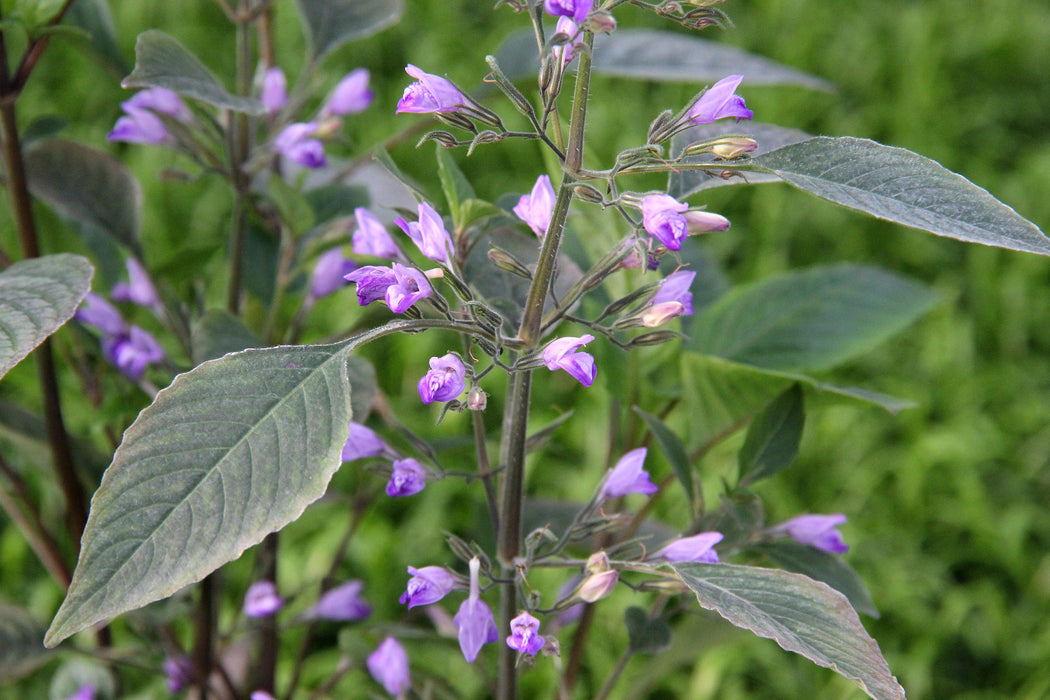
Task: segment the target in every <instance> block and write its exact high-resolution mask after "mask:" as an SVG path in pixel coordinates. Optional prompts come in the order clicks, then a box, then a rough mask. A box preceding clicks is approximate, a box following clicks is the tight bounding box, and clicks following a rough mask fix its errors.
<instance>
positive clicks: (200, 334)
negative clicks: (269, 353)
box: [191, 309, 266, 365]
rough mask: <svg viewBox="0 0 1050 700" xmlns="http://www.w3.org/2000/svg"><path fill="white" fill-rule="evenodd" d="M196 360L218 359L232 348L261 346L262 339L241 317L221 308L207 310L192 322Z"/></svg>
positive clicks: (232, 349) (194, 357) (244, 348)
mask: <svg viewBox="0 0 1050 700" xmlns="http://www.w3.org/2000/svg"><path fill="white" fill-rule="evenodd" d="M191 340H192V343H193V361H194V363H196V364H198V365H199V364H200V363H202V362H206V361H208V360H217V359H219V358H220V357H222V356H223V355H227V354H229V353H231V352H240V351H241V350H247V349H248V348H262V347H265V346H266V343H264V342H263V341H262V339H261V338H259V336H257V335H256V334H255V333H254V332H253V331H252V330H251V329H250V328H248V326H246V325H244V322H243V321H241V319H239V318H237V317H236V316H234V315H233V314H231V313H229V312H227V311H223V310H221V309H212V310H211V311H207V312H205V314H204V315H203V316H201V317H200V319H199V320H198V321H197V322H196V323H195V324H194V326H193V336H192V339H191Z"/></svg>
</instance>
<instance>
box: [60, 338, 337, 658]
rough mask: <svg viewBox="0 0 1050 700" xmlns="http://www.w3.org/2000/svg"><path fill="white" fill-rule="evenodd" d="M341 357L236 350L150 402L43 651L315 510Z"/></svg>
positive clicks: (94, 520) (333, 446) (332, 457)
mask: <svg viewBox="0 0 1050 700" xmlns="http://www.w3.org/2000/svg"><path fill="white" fill-rule="evenodd" d="M348 347H350V346H348V345H347V344H346V343H343V344H339V345H327V346H322V345H318V346H301V347H300V346H296V347H277V348H266V349H259V350H245V351H244V352H240V353H235V354H232V355H226V356H225V357H223V358H221V359H218V360H212V361H210V362H205V363H204V364H202V365H199V366H198V367H196V368H195V369H193V370H192V371H190V372H187V373H185V374H182V375H179V376H178V377H176V378H175V380H174V381H173V382H172V384H171V386H169V387H168V388H166V389H164V390H162V391H161V392H160V393H159V394H158V395H157V397H156V399H155V400H154V402H153V404H152V405H150V406H149V407H148V408H146V409H145V410H143V411H142V413H140V414H139V416H138V418H137V419H136V420H135V422H134V423H133V424H132V426H131V427H130V428H128V430H127V431H126V432H125V433H124V439H123V441H122V442H121V444H120V446H119V447H118V448H117V451H116V454H114V456H113V463H112V464H111V465H110V467H109V469H108V470H106V474H105V475H104V476H103V478H102V483H101V485H100V486H99V488H98V491H97V492H96V493H95V495H94V497H93V498H92V501H91V513H90V515H89V517H88V522H87V527H86V528H85V530H84V536H83V539H82V541H81V552H80V559H79V561H78V562H77V568H76V571H75V572H74V574H73V581H72V583H71V584H70V587H69V590H68V592H67V594H66V599H65V601H64V602H63V603H62V607H61V608H60V609H59V611H58V613H57V615H56V616H55V619H54V621H53V622H52V623H51V628H50V629H49V630H48V633H47V636H46V637H45V644H47V645H48V646H54V645H56V644H58V643H59V642H61V641H62V640H63V639H65V638H67V637H69V636H70V635H72V634H74V633H76V632H78V631H80V630H82V629H84V628H85V627H88V626H90V625H93V624H95V623H97V622H100V621H102V620H106V619H108V618H111V617H113V616H115V615H119V614H121V613H124V612H127V611H129V610H134V609H136V608H139V607H142V606H143V605H146V604H147V603H150V602H152V601H154V600H159V599H161V598H164V597H166V596H169V595H171V594H172V593H174V592H175V591H177V590H178V589H180V588H182V587H183V586H185V585H187V584H190V583H193V582H195V581H199V580H200V579H202V578H203V577H204V576H206V575H208V574H209V573H211V572H212V571H214V570H215V569H217V568H218V567H219V566H221V565H222V564H225V563H226V562H228V561H231V560H232V559H235V558H237V557H238V556H240V554H241V553H242V552H243V551H244V550H245V549H247V548H248V547H251V546H252V545H254V544H257V543H258V542H260V541H261V540H262V539H263V538H264V537H265V536H266V535H267V534H269V533H270V532H274V531H276V530H279V529H281V528H282V527H284V526H285V525H287V524H288V523H290V522H292V521H293V520H295V519H296V518H298V517H299V515H300V514H302V512H303V510H304V509H305V508H306V506H307V505H309V504H310V503H311V502H313V501H315V500H316V499H318V498H320V497H321V496H322V495H323V494H324V491H325V489H326V488H327V486H328V481H329V479H331V477H332V474H334V473H335V471H336V469H338V467H339V465H340V463H341V459H340V457H341V452H342V447H343V444H344V443H345V442H346V437H347V425H348V423H349V420H350V384H349V382H348V380H347V373H346V358H347V353H348Z"/></svg>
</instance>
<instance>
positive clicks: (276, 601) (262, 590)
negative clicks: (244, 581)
mask: <svg viewBox="0 0 1050 700" xmlns="http://www.w3.org/2000/svg"><path fill="white" fill-rule="evenodd" d="M283 607H284V600H283V599H282V598H281V596H279V595H277V586H275V585H274V583H273V581H256V582H255V583H253V584H252V585H251V586H249V587H248V592H247V593H245V594H244V614H245V615H247V616H248V617H269V616H270V615H273V614H274V613H275V612H277V611H278V610H280V609H281V608H283Z"/></svg>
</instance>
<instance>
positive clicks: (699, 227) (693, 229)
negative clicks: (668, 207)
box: [683, 211, 729, 233]
mask: <svg viewBox="0 0 1050 700" xmlns="http://www.w3.org/2000/svg"><path fill="white" fill-rule="evenodd" d="M683 216H684V217H685V223H686V226H688V227H689V233H711V232H712V231H727V230H728V229H729V219H727V218H725V217H724V216H722V215H721V214H715V213H713V212H709V211H687V212H686V213H685V214H683Z"/></svg>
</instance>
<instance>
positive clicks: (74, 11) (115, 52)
mask: <svg viewBox="0 0 1050 700" xmlns="http://www.w3.org/2000/svg"><path fill="white" fill-rule="evenodd" d="M65 20H66V21H67V22H69V23H70V24H73V25H75V26H77V27H80V28H81V29H83V30H84V31H85V32H87V34H88V36H89V37H91V48H92V50H93V51H94V52H95V54H96V55H97V56H98V57H99V58H101V59H102V61H103V62H104V63H105V65H106V66H107V67H108V68H110V69H111V70H112V71H113V72H114V73H116V74H117V75H124V74H125V73H127V72H128V66H127V63H126V62H125V61H124V56H123V55H121V53H120V45H119V44H118V43H117V32H116V28H115V27H114V26H113V17H112V15H111V14H110V12H109V3H107V2H106V0H77V1H76V2H74V3H73V4H72V5H70V7H69V11H68V12H66V16H65Z"/></svg>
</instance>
